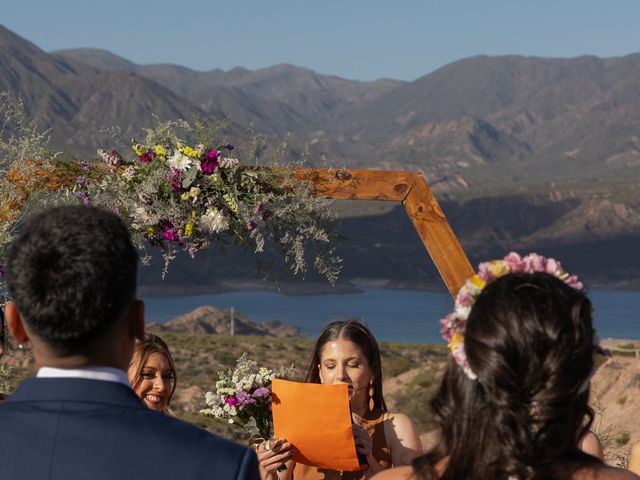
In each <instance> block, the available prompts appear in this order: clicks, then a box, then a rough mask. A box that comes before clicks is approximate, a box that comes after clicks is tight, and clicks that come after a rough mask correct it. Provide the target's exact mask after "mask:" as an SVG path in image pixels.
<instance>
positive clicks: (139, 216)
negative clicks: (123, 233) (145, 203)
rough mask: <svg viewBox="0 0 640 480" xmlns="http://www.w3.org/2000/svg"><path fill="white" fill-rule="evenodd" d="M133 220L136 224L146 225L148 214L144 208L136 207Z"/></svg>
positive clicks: (148, 218)
mask: <svg viewBox="0 0 640 480" xmlns="http://www.w3.org/2000/svg"><path fill="white" fill-rule="evenodd" d="M133 218H134V220H135V221H136V222H139V223H147V222H149V220H150V217H149V213H147V210H146V209H145V208H144V207H138V208H136V209H135V211H134V212H133Z"/></svg>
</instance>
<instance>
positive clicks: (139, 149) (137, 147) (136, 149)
mask: <svg viewBox="0 0 640 480" xmlns="http://www.w3.org/2000/svg"><path fill="white" fill-rule="evenodd" d="M131 149H132V150H133V151H134V152H135V154H136V155H138V156H140V155H142V153H143V149H144V146H142V145H140V144H139V143H136V144H135V145H134V146H133V147H131Z"/></svg>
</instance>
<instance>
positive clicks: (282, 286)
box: [138, 278, 640, 297]
mask: <svg viewBox="0 0 640 480" xmlns="http://www.w3.org/2000/svg"><path fill="white" fill-rule="evenodd" d="M371 288H374V289H381V290H401V291H414V292H430V293H446V292H447V290H446V287H445V286H444V285H443V284H441V283H433V282H405V281H398V280H392V279H384V278H380V279H378V278H375V279H371V278H354V279H351V280H349V281H344V282H340V283H338V284H337V285H335V286H331V285H330V284H329V283H327V282H305V281H300V282H280V283H278V284H275V283H273V282H268V281H262V280H235V279H230V280H221V281H217V282H215V283H211V284H206V285H202V284H201V285H185V286H181V285H161V284H160V285H140V286H138V294H139V295H142V296H147V297H157V296H175V297H182V296H196V295H215V294H220V293H231V292H243V291H265V292H276V293H280V294H282V295H286V296H311V295H319V296H320V295H343V294H352V293H361V292H362V291H364V290H366V289H371ZM594 289H596V290H618V291H630V292H637V291H640V280H639V281H621V282H597V281H596V282H593V283H587V294H588V292H589V290H594Z"/></svg>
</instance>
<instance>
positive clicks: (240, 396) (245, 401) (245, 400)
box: [236, 391, 256, 406]
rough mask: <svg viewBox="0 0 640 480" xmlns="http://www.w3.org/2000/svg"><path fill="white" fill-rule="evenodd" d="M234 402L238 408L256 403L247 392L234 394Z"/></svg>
mask: <svg viewBox="0 0 640 480" xmlns="http://www.w3.org/2000/svg"><path fill="white" fill-rule="evenodd" d="M236 400H237V401H238V404H239V405H240V406H244V405H255V403H256V401H255V400H254V399H253V397H251V395H249V394H248V393H247V392H243V391H240V392H238V393H236Z"/></svg>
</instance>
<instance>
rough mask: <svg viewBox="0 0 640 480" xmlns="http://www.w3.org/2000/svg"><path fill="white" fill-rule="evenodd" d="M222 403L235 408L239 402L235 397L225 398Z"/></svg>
mask: <svg viewBox="0 0 640 480" xmlns="http://www.w3.org/2000/svg"><path fill="white" fill-rule="evenodd" d="M224 403H226V404H227V405H230V406H232V407H237V406H239V405H240V402H239V401H238V400H236V398H235V397H227V398H226V400H225V401H224Z"/></svg>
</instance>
